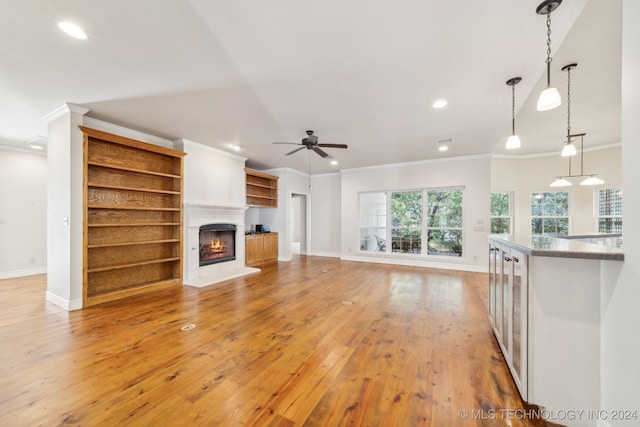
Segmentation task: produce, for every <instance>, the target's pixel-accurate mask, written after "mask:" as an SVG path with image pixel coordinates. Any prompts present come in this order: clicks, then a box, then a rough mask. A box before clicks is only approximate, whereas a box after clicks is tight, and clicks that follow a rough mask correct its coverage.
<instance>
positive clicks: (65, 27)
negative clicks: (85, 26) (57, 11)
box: [58, 22, 87, 40]
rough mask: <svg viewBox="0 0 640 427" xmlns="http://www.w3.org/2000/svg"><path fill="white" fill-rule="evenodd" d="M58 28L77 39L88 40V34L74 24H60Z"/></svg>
mask: <svg viewBox="0 0 640 427" xmlns="http://www.w3.org/2000/svg"><path fill="white" fill-rule="evenodd" d="M58 27H59V28H60V29H61V30H62V31H64V32H65V33H67V34H68V35H70V36H71V37H73V38H75V39H78V40H86V39H87V33H85V32H84V31H83V30H82V28H80V27H78V26H77V25H76V24H72V23H71V22H58Z"/></svg>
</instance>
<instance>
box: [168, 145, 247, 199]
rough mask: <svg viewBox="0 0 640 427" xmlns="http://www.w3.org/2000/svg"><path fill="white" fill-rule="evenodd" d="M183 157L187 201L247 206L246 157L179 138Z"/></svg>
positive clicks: (179, 148)
mask: <svg viewBox="0 0 640 427" xmlns="http://www.w3.org/2000/svg"><path fill="white" fill-rule="evenodd" d="M176 149H178V150H182V151H184V152H185V153H187V155H186V156H185V157H184V196H183V197H184V203H193V204H205V205H215V206H245V205H246V196H245V183H244V180H245V177H244V163H245V160H246V158H244V157H241V156H238V155H235V154H231V153H227V152H226V151H222V150H218V149H215V148H212V147H208V146H206V145H202V144H198V143H197V142H193V141H189V140H187V139H180V140H178V141H176Z"/></svg>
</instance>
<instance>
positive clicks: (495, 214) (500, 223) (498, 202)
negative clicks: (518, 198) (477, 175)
mask: <svg viewBox="0 0 640 427" xmlns="http://www.w3.org/2000/svg"><path fill="white" fill-rule="evenodd" d="M491 234H511V193H491Z"/></svg>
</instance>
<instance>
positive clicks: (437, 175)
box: [341, 156, 491, 271]
mask: <svg viewBox="0 0 640 427" xmlns="http://www.w3.org/2000/svg"><path fill="white" fill-rule="evenodd" d="M490 168H491V159H490V157H489V156H469V157H459V158H452V159H445V160H434V161H424V162H415V163H404V164H396V165H386V166H380V167H371V168H361V169H350V170H345V171H342V189H341V196H342V197H341V206H342V218H341V223H342V239H341V252H342V258H343V259H350V260H356V261H369V262H386V263H395V264H404V265H420V266H427V267H437V268H448V269H460V270H471V271H486V270H487V262H486V258H487V257H486V252H487V235H488V233H489V194H490V188H491V186H490V176H491V171H490ZM455 186H464V187H465V190H464V196H463V197H464V199H463V254H462V258H454V257H440V256H433V255H432V256H427V255H420V256H414V255H410V256H409V255H401V254H387V255H384V256H383V255H380V254H379V253H359V252H358V251H359V249H358V248H359V235H358V206H357V201H358V192H362V191H384V190H410V189H421V188H442V187H455Z"/></svg>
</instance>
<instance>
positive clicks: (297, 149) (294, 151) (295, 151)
mask: <svg viewBox="0 0 640 427" xmlns="http://www.w3.org/2000/svg"><path fill="white" fill-rule="evenodd" d="M296 145H297V144H296ZM305 148H306V147H300V148H296V149H295V150H293V151H291V152H289V153H287V156H289V155H291V154H293V153H297V152H298V151H300V150H304V149H305Z"/></svg>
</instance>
